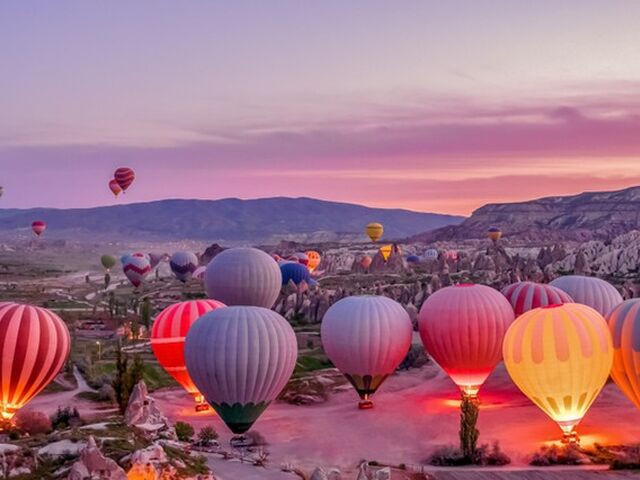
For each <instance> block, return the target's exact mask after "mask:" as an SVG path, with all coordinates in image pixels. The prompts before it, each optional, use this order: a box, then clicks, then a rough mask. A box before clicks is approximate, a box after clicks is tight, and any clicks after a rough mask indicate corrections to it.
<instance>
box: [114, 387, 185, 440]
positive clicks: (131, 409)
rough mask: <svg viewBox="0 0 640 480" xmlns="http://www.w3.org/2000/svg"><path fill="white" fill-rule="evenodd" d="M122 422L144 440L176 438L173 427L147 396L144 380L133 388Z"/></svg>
mask: <svg viewBox="0 0 640 480" xmlns="http://www.w3.org/2000/svg"><path fill="white" fill-rule="evenodd" d="M124 420H125V423H126V424H127V425H129V426H130V427H133V428H135V429H136V430H137V431H138V432H139V433H140V434H142V435H143V436H144V437H145V438H148V439H156V438H168V439H175V438H176V434H175V431H174V430H173V427H171V426H170V424H169V421H168V420H167V418H166V417H165V416H164V415H163V414H162V412H161V411H160V410H159V409H158V407H156V404H155V401H154V400H153V398H151V397H150V396H149V392H148V390H147V385H146V384H145V383H144V380H140V382H138V384H137V385H136V386H135V387H134V388H133V392H131V397H130V398H129V404H128V405H127V409H126V411H125V413H124Z"/></svg>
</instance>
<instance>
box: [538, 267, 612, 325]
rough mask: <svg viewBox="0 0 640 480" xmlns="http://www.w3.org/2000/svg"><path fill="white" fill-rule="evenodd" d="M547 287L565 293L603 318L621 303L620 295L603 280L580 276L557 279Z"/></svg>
mask: <svg viewBox="0 0 640 480" xmlns="http://www.w3.org/2000/svg"><path fill="white" fill-rule="evenodd" d="M549 285H552V286H554V287H557V288H559V289H560V290H564V291H565V292H567V293H568V294H569V295H570V296H571V298H573V300H574V301H575V302H576V303H582V304H583V305H588V306H589V307H591V308H593V309H595V310H596V311H597V312H598V313H600V315H602V316H603V317H604V316H606V315H608V314H609V312H610V311H611V310H613V309H614V308H615V307H617V306H618V305H620V304H621V303H622V295H620V294H619V293H618V291H617V290H616V288H615V287H614V286H613V285H611V284H610V283H608V282H605V281H604V280H600V279H599V278H595V277H583V276H582V275H566V276H564V277H558V278H556V279H555V280H554V281H553V282H551V283H550V284H549Z"/></svg>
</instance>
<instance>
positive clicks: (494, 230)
mask: <svg viewBox="0 0 640 480" xmlns="http://www.w3.org/2000/svg"><path fill="white" fill-rule="evenodd" d="M487 237H489V238H490V239H491V240H492V241H493V242H494V243H495V242H497V241H498V240H500V237H502V230H500V229H499V228H498V227H490V228H489V230H487Z"/></svg>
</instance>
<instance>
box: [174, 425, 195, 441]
mask: <svg viewBox="0 0 640 480" xmlns="http://www.w3.org/2000/svg"><path fill="white" fill-rule="evenodd" d="M175 429H176V436H177V437H178V440H180V441H181V442H190V441H191V439H192V438H193V434H194V433H195V431H194V430H193V427H192V426H191V424H189V423H187V422H176V424H175Z"/></svg>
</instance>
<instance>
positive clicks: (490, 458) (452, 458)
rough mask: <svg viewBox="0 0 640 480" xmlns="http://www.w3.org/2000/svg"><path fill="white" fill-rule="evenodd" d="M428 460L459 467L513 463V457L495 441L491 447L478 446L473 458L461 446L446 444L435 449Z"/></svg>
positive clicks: (439, 465) (445, 465)
mask: <svg viewBox="0 0 640 480" xmlns="http://www.w3.org/2000/svg"><path fill="white" fill-rule="evenodd" d="M427 462H428V463H429V464H431V465H435V466H438V467H459V466H463V465H508V464H509V463H511V459H510V458H509V457H508V456H507V454H505V453H504V452H503V451H502V450H501V449H500V444H499V443H498V442H495V443H494V444H493V445H492V446H491V447H489V445H487V444H484V445H481V446H480V447H479V448H476V450H475V452H474V454H473V455H472V457H471V459H469V457H466V456H465V455H464V454H463V453H462V450H460V448H457V447H454V446H453V445H446V446H443V447H440V448H438V449H437V450H435V451H434V452H433V454H432V455H431V457H429V459H428V460H427Z"/></svg>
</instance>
